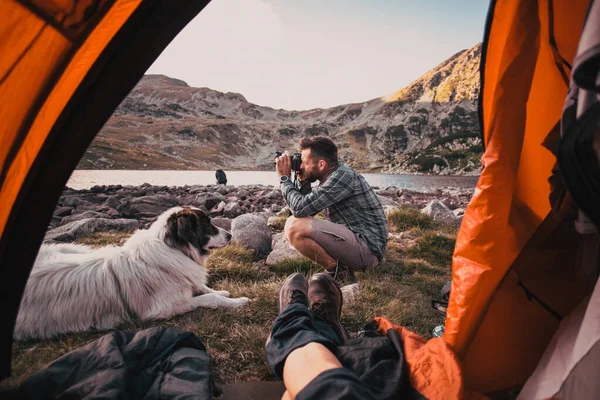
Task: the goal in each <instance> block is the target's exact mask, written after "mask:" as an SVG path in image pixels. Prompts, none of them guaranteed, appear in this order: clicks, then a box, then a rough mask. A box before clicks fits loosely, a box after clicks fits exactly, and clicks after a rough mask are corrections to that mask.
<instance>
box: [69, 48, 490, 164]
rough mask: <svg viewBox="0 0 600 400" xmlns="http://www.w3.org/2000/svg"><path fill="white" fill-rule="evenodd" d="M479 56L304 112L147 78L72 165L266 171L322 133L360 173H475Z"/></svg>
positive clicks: (472, 53)
mask: <svg viewBox="0 0 600 400" xmlns="http://www.w3.org/2000/svg"><path fill="white" fill-rule="evenodd" d="M480 56H481V44H477V45H476V46H474V47H473V48H471V49H469V50H463V51H460V52H458V53H456V54H455V55H453V56H452V57H450V58H449V59H447V60H446V61H444V62H442V63H441V64H440V65H438V66H437V67H435V68H433V69H432V70H430V71H428V72H427V73H425V75H423V76H422V77H421V78H419V79H417V80H416V81H414V82H412V83H411V84H410V85H408V86H407V87H405V88H403V89H401V90H399V91H397V92H395V93H393V94H391V95H389V96H384V97H381V98H377V99H373V100H369V101H366V102H364V103H355V104H345V105H340V106H337V107H332V108H327V109H321V108H318V109H313V110H307V111H287V110H282V109H273V108H270V107H262V106H259V105H256V104H252V103H250V102H248V101H247V100H246V99H245V98H244V96H242V95H241V94H238V93H221V92H218V91H215V90H211V89H208V88H194V87H190V86H188V85H187V84H186V83H185V82H183V81H181V80H178V79H173V78H169V77H166V76H163V75H146V76H144V77H143V78H142V79H141V81H140V82H139V83H138V84H137V86H136V87H135V88H134V89H133V90H132V91H131V93H129V95H128V96H127V97H126V98H125V99H124V100H123V102H122V103H121V104H120V105H119V107H118V108H117V109H116V110H115V112H114V114H113V115H112V117H111V118H110V119H109V120H108V122H107V123H106V125H105V126H104V127H103V128H102V130H101V131H100V133H99V134H98V136H97V137H96V139H95V140H94V142H93V143H92V144H91V146H90V147H89V149H88V151H87V153H86V154H85V155H84V157H83V158H82V160H81V161H80V164H79V166H78V168H80V169H200V170H211V169H217V168H222V169H226V170H227V169H237V170H241V169H262V170H264V169H272V168H273V158H274V153H275V151H276V150H289V151H294V150H295V149H296V146H297V143H298V141H299V140H300V138H301V137H303V136H306V135H308V136H314V135H329V136H330V137H331V138H332V139H333V140H334V141H335V142H336V144H337V145H338V148H339V151H340V157H341V159H342V160H343V161H344V162H345V163H347V164H349V165H351V166H352V167H354V168H357V169H359V170H362V171H372V172H376V171H382V172H392V173H434V174H459V175H461V174H462V175H465V174H477V173H478V171H479V159H480V157H481V152H482V146H481V144H480V139H479V127H478V116H477V104H476V102H477V97H478V94H479V60H480ZM407 62H409V60H407Z"/></svg>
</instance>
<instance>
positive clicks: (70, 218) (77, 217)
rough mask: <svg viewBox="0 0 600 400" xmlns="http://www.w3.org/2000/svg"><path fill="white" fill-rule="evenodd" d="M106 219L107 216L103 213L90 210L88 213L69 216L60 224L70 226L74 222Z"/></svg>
mask: <svg viewBox="0 0 600 400" xmlns="http://www.w3.org/2000/svg"><path fill="white" fill-rule="evenodd" d="M106 217H107V215H106V214H103V213H101V212H98V211H92V210H88V211H84V212H82V213H79V214H73V215H69V216H68V217H64V218H63V219H62V221H61V222H60V224H61V225H66V224H69V223H71V222H74V221H81V220H82V219H88V218H106Z"/></svg>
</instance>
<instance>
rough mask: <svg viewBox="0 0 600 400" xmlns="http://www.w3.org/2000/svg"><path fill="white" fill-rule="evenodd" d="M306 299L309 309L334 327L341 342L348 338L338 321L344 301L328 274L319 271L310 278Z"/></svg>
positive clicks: (338, 288)
mask: <svg viewBox="0 0 600 400" xmlns="http://www.w3.org/2000/svg"><path fill="white" fill-rule="evenodd" d="M308 301H309V304H310V309H311V311H312V312H313V313H314V314H315V315H316V316H318V317H320V318H321V319H323V320H325V321H326V322H327V323H328V324H329V325H331V326H332V327H333V328H334V330H335V331H336V332H337V334H338V336H339V337H340V339H341V340H342V343H344V342H345V341H346V340H348V338H349V336H348V332H346V330H345V329H344V327H343V326H342V324H341V323H340V315H341V314H342V305H343V303H344V299H343V297H342V292H341V291H340V287H339V286H338V284H337V282H336V281H335V280H333V278H332V277H331V276H330V275H329V274H327V273H325V272H320V273H318V274H314V275H313V276H312V277H311V278H310V282H309V286H308Z"/></svg>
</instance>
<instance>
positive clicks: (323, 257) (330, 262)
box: [285, 217, 337, 269]
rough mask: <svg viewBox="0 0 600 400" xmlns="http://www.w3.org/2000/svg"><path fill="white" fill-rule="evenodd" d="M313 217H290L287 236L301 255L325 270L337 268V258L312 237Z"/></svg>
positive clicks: (286, 229)
mask: <svg viewBox="0 0 600 400" xmlns="http://www.w3.org/2000/svg"><path fill="white" fill-rule="evenodd" d="M312 220H313V217H305V218H296V217H289V218H288V220H287V222H286V223H285V236H286V237H287V240H288V241H289V242H290V244H291V245H292V246H294V248H295V249H296V250H298V252H299V253H300V254H302V255H303V256H305V257H308V258H310V259H311V260H313V261H314V262H316V263H317V264H319V265H320V266H322V267H323V268H325V269H330V268H334V267H336V266H337V261H336V259H335V258H333V257H331V255H329V253H328V252H327V251H325V249H324V248H323V247H321V245H320V244H319V243H317V242H315V241H314V240H313V239H312V238H311V237H310V235H311V233H312Z"/></svg>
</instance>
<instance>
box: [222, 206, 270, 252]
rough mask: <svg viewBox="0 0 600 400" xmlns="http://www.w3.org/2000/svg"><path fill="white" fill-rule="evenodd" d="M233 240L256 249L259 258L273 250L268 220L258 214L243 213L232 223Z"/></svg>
mask: <svg viewBox="0 0 600 400" xmlns="http://www.w3.org/2000/svg"><path fill="white" fill-rule="evenodd" d="M231 235H232V238H231V242H232V243H237V244H240V245H242V246H244V247H246V248H249V249H252V250H254V253H255V254H256V258H257V259H261V258H265V257H266V256H267V255H269V253H270V252H271V231H270V230H269V227H268V226H267V220H266V219H265V218H263V217H261V216H258V215H252V214H243V215H240V216H239V217H237V218H236V219H234V220H233V222H232V223H231Z"/></svg>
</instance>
